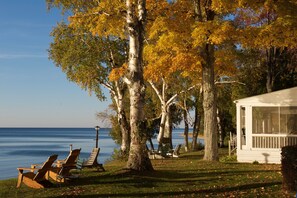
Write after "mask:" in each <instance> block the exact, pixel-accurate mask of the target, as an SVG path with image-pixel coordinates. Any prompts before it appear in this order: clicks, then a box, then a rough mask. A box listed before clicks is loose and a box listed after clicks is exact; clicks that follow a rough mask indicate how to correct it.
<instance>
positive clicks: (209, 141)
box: [193, 0, 219, 161]
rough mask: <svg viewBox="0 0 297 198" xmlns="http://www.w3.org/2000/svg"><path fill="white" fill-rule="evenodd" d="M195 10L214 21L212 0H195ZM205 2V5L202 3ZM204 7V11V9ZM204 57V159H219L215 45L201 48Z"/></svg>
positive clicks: (198, 16) (208, 19)
mask: <svg viewBox="0 0 297 198" xmlns="http://www.w3.org/2000/svg"><path fill="white" fill-rule="evenodd" d="M193 2H194V11H195V17H196V20H197V21H200V22H206V21H213V20H214V17H215V12H214V11H213V10H211V4H212V1H211V0H209V1H206V2H204V1H200V0H193ZM202 3H203V5H202ZM202 9H203V11H202ZM200 53H201V55H202V57H203V59H204V63H203V64H202V89H203V110H204V144H205V153H204V160H208V161H217V160H218V159H219V157H218V135H217V120H216V113H217V111H216V109H217V105H216V92H215V84H214V61H215V57H214V45H212V44H208V43H206V44H205V46H204V47H201V48H200Z"/></svg>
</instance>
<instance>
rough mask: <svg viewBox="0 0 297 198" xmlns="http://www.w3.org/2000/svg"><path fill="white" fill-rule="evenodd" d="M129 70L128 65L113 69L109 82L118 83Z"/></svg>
mask: <svg viewBox="0 0 297 198" xmlns="http://www.w3.org/2000/svg"><path fill="white" fill-rule="evenodd" d="M127 69H128V65H127V63H125V64H123V65H122V67H118V68H113V69H112V70H111V72H110V73H109V76H108V78H109V80H110V81H118V80H119V79H120V78H121V77H123V76H124V75H125V74H126V72H127Z"/></svg>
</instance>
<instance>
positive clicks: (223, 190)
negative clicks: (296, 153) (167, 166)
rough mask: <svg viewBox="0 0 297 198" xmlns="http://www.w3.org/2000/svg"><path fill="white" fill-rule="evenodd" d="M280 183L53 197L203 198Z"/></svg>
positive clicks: (278, 183)
mask: <svg viewBox="0 0 297 198" xmlns="http://www.w3.org/2000/svg"><path fill="white" fill-rule="evenodd" d="M280 184H281V182H266V183H253V184H244V185H239V186H231V187H223V188H221V187H218V188H212V189H197V190H189V191H187V190H184V191H180V190H178V189H173V191H170V192H145V193H118V194H117V193H114V194H108V193H105V194H94V195H69V196H67V195H66V196H65V195H63V196H55V197H56V198H62V197H94V198H95V197H164V196H165V197H169V196H174V197H176V196H187V195H192V196H195V197H204V196H205V195H206V194H220V193H228V192H232V191H250V190H252V189H256V188H265V187H266V188H267V187H271V186H275V185H280Z"/></svg>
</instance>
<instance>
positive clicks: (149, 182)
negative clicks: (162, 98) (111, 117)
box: [0, 150, 295, 198]
mask: <svg viewBox="0 0 297 198" xmlns="http://www.w3.org/2000/svg"><path fill="white" fill-rule="evenodd" d="M221 152H223V153H221V155H224V154H225V152H226V150H221ZM202 157H203V153H202V152H194V153H187V154H182V155H181V157H180V158H178V159H165V160H153V161H152V163H153V166H154V169H155V171H154V172H150V173H142V174H136V173H132V172H128V171H125V170H123V169H122V168H123V167H124V166H125V162H121V161H112V162H109V163H108V164H106V165H105V166H104V167H105V169H106V172H96V171H95V170H92V169H84V170H83V171H81V172H79V174H80V178H79V179H77V180H75V181H71V182H68V183H67V184H62V185H55V186H54V187H52V188H48V189H31V188H28V187H27V186H25V185H22V186H21V188H19V189H17V188H16V187H15V186H16V181H17V180H16V179H10V180H4V181H0V197H3V198H4V197H22V198H25V197H38V198H39V197H295V194H293V193H291V194H288V193H284V192H283V191H282V175H281V172H280V165H261V164H242V163H222V162H205V161H203V160H202Z"/></svg>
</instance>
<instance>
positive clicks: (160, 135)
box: [157, 102, 167, 147]
mask: <svg viewBox="0 0 297 198" xmlns="http://www.w3.org/2000/svg"><path fill="white" fill-rule="evenodd" d="M161 103H162V105H161V110H162V114H161V121H160V128H159V133H158V137H157V141H158V143H159V147H160V146H161V144H162V141H163V138H164V133H165V124H166V119H167V109H166V105H165V104H163V103H165V102H161Z"/></svg>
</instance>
